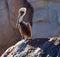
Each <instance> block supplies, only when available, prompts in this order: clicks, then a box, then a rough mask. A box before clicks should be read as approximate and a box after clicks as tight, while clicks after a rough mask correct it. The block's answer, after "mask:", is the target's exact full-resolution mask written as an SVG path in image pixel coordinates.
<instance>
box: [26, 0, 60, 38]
mask: <svg viewBox="0 0 60 57" xmlns="http://www.w3.org/2000/svg"><path fill="white" fill-rule="evenodd" d="M27 1H28V2H29V3H30V4H31V6H32V7H33V9H34V14H33V20H32V22H33V26H32V38H50V37H59V36H60V25H59V24H60V1H59V0H27ZM37 32H38V33H37Z"/></svg>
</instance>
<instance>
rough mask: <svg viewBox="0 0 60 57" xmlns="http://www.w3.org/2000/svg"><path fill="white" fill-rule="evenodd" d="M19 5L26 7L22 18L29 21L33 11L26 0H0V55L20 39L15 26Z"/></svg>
mask: <svg viewBox="0 0 60 57" xmlns="http://www.w3.org/2000/svg"><path fill="white" fill-rule="evenodd" d="M21 7H26V8H27V14H26V16H25V17H24V20H25V21H26V22H27V21H28V22H30V23H31V22H32V20H31V19H32V13H33V11H32V7H31V6H30V5H29V3H28V2H27V1H26V0H0V55H1V54H2V53H3V52H4V51H5V50H6V49H7V48H8V47H9V46H11V45H13V44H15V43H16V42H17V41H19V40H20V39H21V36H20V33H19V32H18V29H17V28H16V21H17V16H18V10H19V8H21ZM30 11H31V12H30Z"/></svg>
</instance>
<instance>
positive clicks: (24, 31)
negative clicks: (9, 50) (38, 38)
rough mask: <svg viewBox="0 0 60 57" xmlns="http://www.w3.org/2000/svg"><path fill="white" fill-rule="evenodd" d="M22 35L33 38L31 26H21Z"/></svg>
mask: <svg viewBox="0 0 60 57" xmlns="http://www.w3.org/2000/svg"><path fill="white" fill-rule="evenodd" d="M20 33H21V35H22V36H25V38H29V37H31V25H30V24H23V25H20Z"/></svg>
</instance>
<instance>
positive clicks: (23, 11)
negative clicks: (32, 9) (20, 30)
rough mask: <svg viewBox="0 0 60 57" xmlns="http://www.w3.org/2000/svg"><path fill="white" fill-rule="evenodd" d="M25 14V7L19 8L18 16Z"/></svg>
mask: <svg viewBox="0 0 60 57" xmlns="http://www.w3.org/2000/svg"><path fill="white" fill-rule="evenodd" d="M25 14H26V8H24V7H23V8H20V9H19V15H20V17H21V16H22V17H24V16H25Z"/></svg>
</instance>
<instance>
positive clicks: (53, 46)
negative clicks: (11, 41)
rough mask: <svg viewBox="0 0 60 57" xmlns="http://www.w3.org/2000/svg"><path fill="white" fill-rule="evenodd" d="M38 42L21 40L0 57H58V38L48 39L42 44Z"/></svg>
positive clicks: (59, 48) (59, 41)
mask: <svg viewBox="0 0 60 57" xmlns="http://www.w3.org/2000/svg"><path fill="white" fill-rule="evenodd" d="M38 40H39V41H38ZM44 40H45V39H44ZM40 41H41V39H34V40H30V41H29V42H26V41H25V40H21V41H19V42H18V43H16V44H15V45H13V46H11V47H10V48H8V49H7V50H6V51H5V52H4V53H3V54H2V56H1V57H60V44H59V43H60V38H50V40H47V41H46V42H44V43H42V44H41V43H40ZM37 46H38V47H37Z"/></svg>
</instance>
